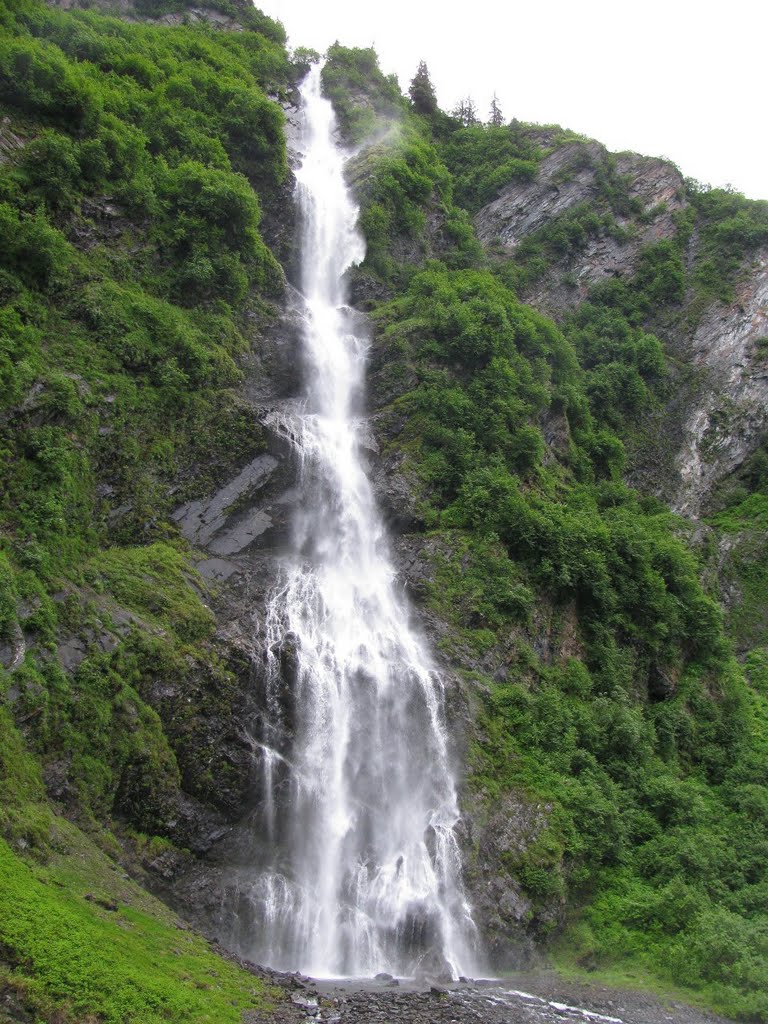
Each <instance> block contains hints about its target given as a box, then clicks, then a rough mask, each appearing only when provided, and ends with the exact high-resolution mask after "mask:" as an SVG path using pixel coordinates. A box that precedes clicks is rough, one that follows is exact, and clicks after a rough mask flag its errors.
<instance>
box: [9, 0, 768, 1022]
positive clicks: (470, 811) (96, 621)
mask: <svg viewBox="0 0 768 1024" xmlns="http://www.w3.org/2000/svg"><path fill="white" fill-rule="evenodd" d="M79 7H89V8H94V7H98V8H99V9H100V11H101V13H96V11H95V10H93V9H91V10H79V9H76V8H79ZM104 12H107V13H104ZM112 15H119V16H120V17H119V18H118V17H114V16H112ZM340 31H341V28H340ZM310 58H311V55H310V54H307V53H304V52H301V51H297V52H296V53H295V54H294V56H293V58H289V56H288V54H287V52H286V49H285V36H284V33H283V31H282V27H281V26H280V25H279V24H277V23H275V22H273V21H271V20H270V19H268V18H266V17H264V16H263V15H262V14H261V13H260V12H258V11H257V10H256V9H254V8H252V7H250V5H249V4H247V3H245V2H244V0H243V2H240V0H217V2H208V3H206V5H205V6H202V5H193V4H188V3H186V2H182V0H134V2H130V0H114V2H110V0H100V2H99V3H98V4H91V3H88V4H86V3H85V2H83V3H74V2H70V0H60V2H59V3H58V4H51V5H45V4H44V3H43V2H42V0H17V2H15V3H13V4H3V3H0V106H1V107H2V110H1V111H0V114H1V115H2V121H0V231H1V237H2V244H1V245H0V289H1V290H2V310H0V382H1V385H2V386H1V387H0V452H2V487H0V698H1V703H0V830H1V838H0V858H2V865H3V866H2V879H1V880H0V887H2V891H3V893H4V897H3V903H4V906H6V905H7V906H9V907H10V908H11V912H10V913H6V912H5V910H4V911H3V912H0V986H2V990H3V993H4V998H5V1000H6V1004H7V1005H9V1006H11V1007H12V1010H13V1013H14V1014H16V1016H15V1017H13V1016H12V1019H18V1020H26V1019H37V1018H40V1019H44V1020H49V1021H54V1020H56V1021H60V1022H61V1021H80V1020H83V1019H95V1020H104V1021H110V1022H111V1021H114V1022H118V1021H120V1022H122V1021H130V1020H136V1021H139V1020H140V1021H142V1022H144V1021H147V1022H148V1021H160V1020H168V1019H170V1020H178V1021H187V1020H188V1021H198V1020H200V1021H202V1020H208V1019H210V1020H216V1021H217V1022H219V1021H227V1020H232V1021H238V1020H240V1019H241V1013H242V1012H243V1011H245V1010H247V1009H248V1008H253V1010H254V1012H262V1013H264V1014H268V1013H269V1012H270V1010H269V1006H270V1005H271V1004H270V1001H274V1000H275V999H276V998H277V997H276V996H275V994H274V993H273V992H270V991H268V990H267V988H266V986H265V985H264V983H263V982H262V981H261V980H260V979H258V978H255V977H254V976H253V975H252V974H250V973H248V972H247V971H244V970H243V969H242V968H241V967H239V966H238V965H237V964H235V963H232V962H225V961H224V960H222V959H221V958H219V957H218V956H217V955H216V954H215V953H214V952H213V951H211V950H210V948H208V947H206V946H205V944H204V943H203V942H202V940H200V939H198V938H197V937H196V936H195V935H194V934H193V933H191V932H187V931H180V930H179V927H178V922H177V919H176V916H175V915H174V914H172V913H171V912H170V911H169V910H168V909H167V907H166V906H165V905H164V904H161V903H160V902H158V900H157V899H155V898H154V897H150V896H149V895H148V894H147V891H146V890H147V889H150V890H152V891H153V892H155V893H159V894H161V895H162V896H163V898H164V899H165V900H166V901H167V902H168V903H170V905H171V906H174V907H176V908H178V909H179V911H180V912H182V913H184V914H185V915H186V916H187V917H192V918H193V919H194V921H195V923H197V924H199V925H201V926H202V927H204V928H206V929H208V931H209V932H211V933H215V934H217V935H218V936H219V937H220V938H221V939H222V940H224V941H226V942H227V943H228V945H229V946H230V948H233V949H235V950H238V949H242V948H244V942H243V937H242V936H240V935H238V934H237V927H236V921H234V919H233V916H232V913H231V908H232V899H233V898H234V897H233V893H234V894H235V896H236V878H237V867H238V864H239V863H240V862H242V861H244V860H246V859H247V858H248V856H249V850H250V844H252V843H253V842H254V836H253V833H252V828H251V822H252V814H253V812H254V811H255V810H258V807H259V804H260V801H261V800H262V796H263V787H262V782H263V780H262V778H261V775H260V770H261V768H260V766H261V761H260V759H259V752H258V750H257V747H256V743H255V739H254V737H255V736H257V735H258V727H259V726H260V723H261V722H262V720H263V719H264V717H265V716H268V715H270V714H271V713H272V710H271V709H270V707H269V705H268V701H267V699H266V694H265V690H264V663H265V643H266V638H265V636H264V633H263V626H264V614H263V610H264V603H265V600H266V595H267V593H268V591H269V588H270V584H271V581H272V579H273V577H274V559H275V556H276V554H277V553H278V552H279V550H280V547H281V545H282V544H283V542H284V540H285V537H286V531H287V530H288V524H289V519H290V512H291V509H292V507H293V505H294V503H295V501H296V497H297V495H296V486H295V485H296V473H295V466H294V464H293V460H292V456H291V454H290V445H289V443H288V441H287V439H286V438H285V437H284V436H282V434H281V431H280V427H279V424H280V422H281V418H280V416H279V413H280V410H281V409H282V408H283V407H284V406H285V405H286V404H287V405H290V403H291V402H292V401H295V400H296V398H297V396H298V395H299V394H300V374H301V360H300V357H299V355H298V332H299V327H298V313H297V311H296V308H295V302H294V297H295V296H294V292H293V289H292V285H291V281H292V280H293V277H294V274H295V263H296V257H295V230H294V229H295V217H296V214H295V209H294V204H293V199H292V176H291V172H290V162H291V153H290V145H289V144H288V145H287V144H286V137H287V138H288V140H289V141H290V137H291V131H292V122H293V121H295V118H296V116H297V112H296V109H295V106H294V104H295V103H296V94H295V84H296V81H297V80H298V78H299V77H300V76H301V75H302V74H303V73H304V71H305V70H306V67H307V64H306V60H307V59H310ZM323 77H324V84H325V89H326V92H327V94H328V95H329V96H330V97H331V99H332V100H333V102H334V104H335V106H336V109H337V113H338V116H339V121H340V124H341V126H342V129H343V132H344V134H345V137H346V140H347V141H348V142H349V143H350V144H354V145H355V147H356V153H355V156H354V158H353V159H352V160H351V162H350V164H349V176H350V181H351V182H352V183H353V186H354V188H355V190H356V192H357V194H358V196H359V199H360V202H361V205H362V220H361V226H362V229H363V231H364V234H365V236H366V241H367V246H368V254H367V257H366V260H365V262H364V263H363V264H362V265H361V266H360V267H359V268H356V269H355V270H354V271H352V272H351V274H350V284H351V289H352V294H353V296H354V302H355V305H356V307H357V309H358V311H359V313H358V315H359V316H361V317H367V318H368V322H369V330H370V333H371V339H372V352H371V358H372V361H371V369H370V377H369V382H368V397H369V405H370V413H371V421H370V422H371V431H370V451H369V457H370V472H371V475H372V478H373V480H374V482H375V485H376V488H377V492H378V495H379V499H380V502H381V505H382V508H383V509H384V511H385V513H386V516H387V519H388V522H389V524H390V527H391V529H392V531H393V534H394V540H393V546H394V548H395V551H396V555H397V560H398V565H399V569H400V573H401V577H402V580H403V582H404V584H405V585H406V586H407V588H408V590H409V592H410V594H411V597H412V600H413V602H414V606H415V615H416V616H417V618H418V620H419V622H420V623H421V626H422V628H423V629H424V630H425V632H426V634H427V636H428V637H429V638H430V640H431V642H432V644H433V647H434V649H435V650H436V651H437V652H438V656H439V657H440V659H441V662H442V664H443V666H444V669H445V673H446V679H447V681H448V684H449V686H448V689H449V695H450V710H451V724H452V733H453V737H452V738H453V741H454V745H455V750H454V755H455V757H456V758H457V760H458V761H459V762H460V764H461V765H462V766H463V769H464V770H463V773H462V775H463V779H464V782H463V805H464V818H463V821H462V836H461V838H462V845H463V848H464V852H465V862H466V873H467V882H468V885H469V887H470V890H471V893H472V898H473V902H474V906H475V910H476V916H477V920H478V923H479V924H480V926H481V928H482V931H483V934H484V937H485V943H486V947H487V951H488V954H489V957H490V959H491V963H492V964H493V965H495V966H496V967H498V968H504V967H508V966H511V965H517V964H521V963H530V962H532V961H534V960H535V959H536V958H537V957H539V956H546V955H550V954H553V955H555V956H556V957H558V958H559V959H560V960H561V961H562V962H565V963H568V964H570V965H571V966H577V967H580V968H583V969H587V970H597V971H602V970H606V969H613V970H625V971H628V972H633V973H634V974H635V976H636V977H641V978H651V979H653V980H654V983H657V984H669V983H671V982H674V983H676V984H678V985H683V986H687V987H688V989H689V990H691V991H696V992H697V993H698V996H699V998H701V999H702V1000H704V1001H705V1002H707V1003H709V1004H710V1005H712V1006H715V1007H717V1008H719V1009H721V1010H722V1011H723V1012H726V1013H728V1014H729V1015H738V1016H740V1017H741V1018H743V1019H747V1020H762V1019H765V1017H766V1015H768V1002H766V999H767V997H766V993H767V992H768V917H767V916H766V913H765V906H766V882H765V865H766V860H767V859H768V798H767V797H766V793H767V792H768V790H766V784H767V783H768V634H767V630H768V548H766V543H765V526H766V516H767V515H768V458H767V457H766V451H765V444H766V432H767V431H766V426H767V424H766V419H765V406H766V403H765V398H766V395H765V388H766V384H765V381H766V379H768V378H766V369H765V365H764V363H765V358H766V353H767V352H768V340H767V338H766V336H767V335H768V325H767V324H766V318H767V317H768V314H767V313H766V287H767V286H766V266H767V265H768V204H765V203H755V202H750V201H747V200H745V199H744V198H743V197H742V196H739V195H738V194H735V193H730V192H727V191H723V190H710V189H706V188H703V187H702V186H700V185H698V184H697V183H695V182H691V181H688V180H686V179H683V178H682V177H681V176H680V174H679V172H678V171H677V169H676V168H674V167H672V166H671V165H669V164H667V163H665V162H663V161H659V160H651V159H648V158H644V157H640V156H637V155H635V154H619V155H613V154H610V153H608V152H607V151H606V150H605V149H604V148H603V147H602V146H600V145H599V144H598V143H595V142H592V141H590V140H585V139H582V138H580V137H577V136H574V135H573V134H572V133H569V132H567V131H564V130H562V129H559V128H557V127H541V126H530V125H525V124H521V123H519V122H517V121H512V122H511V123H510V124H508V125H481V124H474V123H470V124H466V123H463V122H462V121H461V120H458V119H455V118H452V117H449V116H448V115H445V114H443V113H442V112H440V111H439V110H437V109H436V108H433V107H430V105H429V104H427V105H426V107H425V105H424V103H413V102H409V101H408V100H407V99H406V98H405V97H403V96H402V94H401V92H400V89H399V87H398V85H397V82H396V81H394V80H393V79H392V78H391V77H386V76H384V75H383V74H382V73H381V71H380V70H379V68H378V63H377V60H376V55H375V53H374V52H373V51H370V50H350V49H347V48H345V47H343V46H340V45H338V44H337V45H335V46H334V47H332V48H331V50H330V51H329V54H328V60H327V63H326V65H325V67H324V71H323ZM670 509H671V510H672V511H670ZM288 660H289V659H288ZM284 669H285V673H286V678H289V677H290V673H291V665H290V664H286V665H285V666H284ZM284 710H285V709H284ZM288 710H289V709H288ZM281 717H282V720H283V721H287V722H289V723H290V715H289V714H283V715H282V716H281ZM288 727H289V726H288ZM256 841H258V837H256ZM6 901H7V903H6ZM201 993H203V995H201ZM25 1015H26V1016H25ZM253 1019H256V1018H255V1017H254V1018H253Z"/></svg>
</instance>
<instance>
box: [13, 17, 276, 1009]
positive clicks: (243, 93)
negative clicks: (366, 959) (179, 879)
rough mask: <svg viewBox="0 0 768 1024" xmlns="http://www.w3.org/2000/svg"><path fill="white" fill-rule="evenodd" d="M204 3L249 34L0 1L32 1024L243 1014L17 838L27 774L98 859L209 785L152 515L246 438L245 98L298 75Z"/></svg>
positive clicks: (195, 614)
mask: <svg viewBox="0 0 768 1024" xmlns="http://www.w3.org/2000/svg"><path fill="white" fill-rule="evenodd" d="M161 6H162V9H163V10H181V9H183V8H185V6H188V5H185V4H182V3H175V2H169V3H166V4H164V5H158V4H153V5H152V12H151V13H153V14H157V13H159V12H160V7H161ZM214 7H216V8H217V9H219V10H225V11H226V12H227V13H231V14H233V15H235V16H236V17H238V18H239V19H240V20H241V21H242V22H247V23H248V31H245V32H238V33H230V32H220V31H215V30H213V29H211V28H210V27H208V26H205V25H198V26H192V25H182V26H178V27H174V28H168V27H164V26H159V25H146V24H129V23H126V22H123V21H118V20H116V19H112V18H107V17H104V16H103V15H99V14H96V13H95V12H93V11H68V12H64V11H60V10H56V9H52V8H50V7H49V6H47V5H45V4H43V3H41V2H37V0H19V3H16V4H13V5H10V7H9V6H8V5H3V7H2V10H0V101H1V102H2V104H3V110H4V113H5V115H6V117H5V122H4V128H3V131H6V130H7V131H8V132H9V133H10V134H11V136H12V137H13V138H14V139H15V140H17V141H16V145H15V148H12V150H11V151H10V152H9V158H8V159H4V161H3V165H2V168H0V239H1V241H0V294H1V295H2V309H0V465H1V466H2V470H1V471H0V646H2V647H3V648H4V651H5V650H7V649H8V648H10V649H11V650H12V651H14V652H17V654H18V655H19V657H23V661H22V663H21V664H19V665H17V666H15V667H14V671H13V673H12V676H9V675H8V674H7V673H6V672H5V671H4V670H2V669H0V693H1V695H2V706H1V707H0V832H1V833H2V836H3V837H4V838H5V839H7V840H8V841H9V843H10V844H12V845H11V848H12V849H13V851H14V852H13V853H12V852H11V849H9V848H8V847H6V846H4V845H3V846H2V852H0V860H2V866H1V867H0V876H2V877H1V878H0V887H1V888H3V898H2V902H3V907H4V913H3V916H2V921H0V946H2V949H3V951H4V952H3V959H4V967H3V972H2V978H0V985H2V986H3V988H4V989H7V988H9V987H10V988H11V989H12V990H13V991H15V992H16V993H17V995H18V998H19V1000H20V1001H21V1002H22V1003H23V1005H24V1006H25V1007H26V1008H28V1009H29V1012H30V1014H33V1015H34V1019H37V1018H38V1017H41V1018H42V1017H44V1018H45V1019H53V1017H54V1016H55V1017H56V1019H61V1020H62V1021H65V1020H67V1021H69V1020H72V1021H75V1020H83V1019H86V1017H87V1018H88V1019H90V1018H91V1017H94V1018H95V1016H98V1017H99V1019H103V1020H114V1021H117V1020H120V1021H123V1020H126V1021H127V1020H136V1021H139V1020H141V1021H150V1020H161V1019H163V1020H165V1019H171V1018H172V1019H174V1020H206V1019H214V1018H215V1019H216V1020H233V1021H234V1020H238V1021H239V1020H240V1017H241V1012H242V1011H243V1010H245V1009H247V1008H251V1007H254V1008H257V1007H258V1006H259V1005H261V1004H262V998H261V993H262V991H263V986H262V985H261V983H260V982H258V981H257V980H256V979H254V978H253V977H252V976H251V975H249V974H247V973H245V972H242V971H240V970H238V969H236V968H234V967H232V966H231V965H229V964H226V963H224V962H223V961H221V960H220V959H219V958H217V957H215V956H214V955H213V954H212V953H211V952H209V951H208V950H207V949H206V948H205V947H204V945H203V944H202V943H201V942H200V941H199V940H197V939H192V938H191V937H190V936H187V937H186V938H180V937H179V936H180V935H183V933H180V932H179V931H178V930H177V929H176V928H174V927H173V923H172V922H165V921H161V920H157V919H155V918H156V911H157V907H155V909H154V910H153V911H152V912H151V913H145V912H144V911H139V910H138V909H134V908H133V907H130V906H127V905H126V906H124V907H122V909H121V910H120V911H119V912H116V911H107V912H103V910H99V908H98V905H97V904H93V903H89V902H86V901H85V900H84V899H83V896H84V893H85V891H86V889H85V886H86V885H87V884H89V883H87V882H81V881H79V882H78V883H77V886H80V885H81V884H82V886H83V887H82V888H81V889H79V890H77V891H75V889H76V888H77V887H75V888H73V885H74V883H73V881H72V879H71V878H69V877H64V880H63V881H62V883H61V887H60V886H59V883H58V882H56V883H55V884H52V883H51V880H50V878H48V877H47V876H46V875H45V870H44V869H42V868H40V869H39V870H38V867H35V866H32V867H30V866H29V865H28V864H25V863H24V862H22V861H21V860H20V859H19V858H18V857H17V856H16V851H25V856H26V858H28V859H32V860H33V861H34V862H35V863H36V864H39V863H42V862H43V861H46V862H48V863H50V858H51V857H53V856H55V855H56V850H57V845H56V844H57V838H56V836H57V834H59V833H60V832H61V829H62V828H63V827H64V826H63V825H62V823H61V820H60V819H58V818H57V817H56V815H55V814H54V813H53V812H52V810H51V808H50V807H49V805H48V804H47V802H46V798H45V794H46V790H45V787H44V785H43V776H44V775H45V779H46V782H47V784H48V785H49V786H52V787H53V788H54V791H55V792H56V794H57V798H58V799H59V801H60V809H61V810H64V811H66V813H68V814H70V815H72V816H73V817H75V818H76V819H77V820H78V821H79V822H80V824H81V825H82V826H83V827H84V828H87V829H89V830H91V831H92V832H93V833H94V834H97V835H99V837H100V841H101V842H102V843H103V844H104V845H105V846H106V847H107V848H110V849H111V850H112V852H113V853H117V854H118V855H119V854H120V851H119V847H118V845H117V843H116V842H115V840H114V839H113V838H112V836H111V834H110V833H111V830H122V831H123V832H125V831H126V830H134V831H135V830H139V831H141V832H144V833H147V834H149V835H154V836H158V835H160V836H168V835H169V834H171V833H172V832H173V822H174V821H175V820H176V819H177V817H178V806H179V800H180V799H181V790H182V783H183V787H184V792H186V793H189V794H191V795H192V796H194V797H196V798H199V799H201V800H203V801H208V803H209V804H210V805H217V806H221V805H222V803H223V802H224V801H226V800H227V799H229V795H228V794H227V793H226V792H224V791H223V790H225V789H226V787H222V786H221V785H219V786H218V788H217V787H216V786H215V785H214V782H213V774H214V773H215V772H216V771H217V770H218V769H222V770H221V772H220V776H221V777H224V775H225V769H223V767H222V765H221V764H219V763H218V760H217V759H219V760H220V759H221V752H220V751H219V750H218V749H216V744H215V742H214V741H213V739H212V737H211V736H209V735H206V734H204V733H203V732H202V730H201V729H200V726H199V722H200V716H201V715H203V716H204V715H205V713H206V710H207V712H208V713H209V714H210V715H211V716H215V714H216V713H217V711H218V709H219V706H220V705H225V704H226V703H227V702H229V703H231V701H232V693H233V687H234V684H233V679H232V676H231V674H230V673H229V672H228V671H227V669H226V667H225V666H224V665H223V664H222V663H221V661H220V658H219V655H218V654H217V652H216V650H215V648H214V646H213V644H212V642H211V641H212V633H213V619H212V615H211V612H210V611H209V610H208V608H207V607H206V605H205V604H204V600H203V594H204V589H203V587H202V583H201V581H200V580H199V579H198V578H197V576H196V574H195V573H194V572H192V570H191V569H190V552H189V550H188V548H187V545H186V544H184V543H182V542H181V541H180V539H179V538H178V530H177V528H176V526H175V524H174V523H173V521H172V519H171V511H172V510H173V508H175V507H176V506H177V505H178V504H180V503H182V502H183V501H184V500H185V499H186V498H187V497H188V496H190V495H191V494H193V493H194V494H200V493H204V492H205V491H206V490H207V489H208V488H210V487H211V486H213V485H214V484H216V483H219V482H221V480H222V479H223V478H225V477H227V476H231V474H232V472H233V470H234V469H236V468H237V467H239V466H240V465H242V464H243V462H244V461H246V460H247V459H248V458H252V457H253V455H254V453H255V452H256V451H258V450H260V449H261V447H262V445H263V438H262V435H261V433H260V430H259V428H258V426H256V425H255V424H254V422H253V413H252V409H251V408H250V407H249V406H248V405H246V403H245V402H244V400H243V399H242V398H240V397H239V396H238V394H237V391H236V386H237V385H238V384H239V382H240V380H241V374H240V371H239V369H238V368H237V365H236V362H235V360H236V357H237V356H238V354H239V353H241V352H243V351H245V350H246V349H247V348H248V346H249V345H250V344H252V343H253V342H254V340H255V339H256V338H257V337H258V335H259V332H260V330H261V328H262V327H263V326H264V325H265V324H266V323H267V322H268V321H269V319H270V318H271V316H272V315H273V312H272V305H271V304H272V302H273V300H274V299H275V298H276V297H278V296H279V295H280V294H281V291H282V288H283V275H282V271H281V269H280V267H279V265H278V264H277V262H276V260H275V258H274V257H273V255H272V254H271V252H270V251H269V249H268V247H267V245H266V244H265V242H264V239H263V238H262V236H261V233H260V222H261V214H262V208H263V207H265V206H269V204H271V203H273V202H274V200H275V196H276V194H277V193H278V191H279V189H280V187H281V185H282V182H283V181H284V178H285V175H286V172H287V164H286V157H285V142H284V138H283V121H284V118H283V114H282V111H281V109H280V107H279V105H278V104H277V103H275V102H274V101H273V100H272V99H270V98H269V97H268V95H267V93H268V92H270V93H281V92H285V90H286V89H288V88H289V87H290V86H291V84H292V83H293V79H294V75H295V73H296V71H295V68H294V67H293V66H292V65H291V63H290V62H289V60H288V57H287V54H286V53H285V50H284V48H283V43H284V40H285V37H284V33H283V31H282V27H281V26H279V25H278V24H277V23H275V22H272V21H270V20H269V19H267V18H265V17H264V15H262V14H261V13H260V12H258V11H256V9H255V8H251V7H250V5H246V4H240V3H235V2H234V0H221V2H219V3H214ZM6 645H8V647H6ZM4 660H6V663H7V659H4ZM158 676H161V677H162V678H163V679H164V680H165V681H166V684H167V685H168V686H173V687H177V688H178V690H184V692H185V693H186V692H191V691H193V690H194V691H195V693H196V700H195V708H194V711H195V714H194V715H193V714H192V713H191V712H190V710H189V708H188V706H187V703H186V701H184V702H181V701H179V702H178V703H179V704H182V703H183V706H182V707H175V708H173V710H172V711H170V710H169V709H168V708H167V707H165V706H163V705H162V704H161V703H160V702H159V701H158V699H157V695H156V692H155V683H156V680H157V678H158ZM11 683H12V685H11ZM158 709H159V711H158ZM161 715H162V717H161ZM22 730H23V731H22ZM199 752H202V754H200V756H198V755H199ZM53 780H55V781H53ZM174 834H175V833H174ZM78 835H79V834H78ZM68 837H69V839H68V841H70V840H71V841H72V842H76V843H80V842H85V840H84V839H83V837H82V836H80V838H79V839H78V838H77V836H76V834H75V830H74V829H73V830H71V831H70V832H69V833H68ZM158 841H159V840H158ZM81 852H82V851H81ZM93 852H94V851H91V854H93ZM65 860H66V862H67V863H71V860H67V859H66V858H65ZM87 863H88V864H89V866H91V867H93V866H94V864H95V860H94V858H93V856H91V857H90V859H89V860H88V861H87ZM108 863H109V862H107V864H108ZM113 867H114V865H113ZM102 870H104V871H106V873H107V875H108V876H109V877H111V878H112V879H113V880H114V878H115V877H116V876H115V873H114V870H109V871H107V868H106V867H104V868H103V869H102ZM41 872H42V875H41ZM90 884H91V885H92V884H93V882H91V883H90ZM138 892H140V890H138V888H137V887H134V893H133V897H132V901H133V900H135V899H136V898H137V897H136V893H138ZM114 915H117V916H114ZM153 915H155V916H154V917H153ZM118 918H119V920H118ZM171 963H172V964H173V968H172V969H171V968H170V967H169V966H168V965H169V964H171ZM164 965H165V966H164ZM30 1019H32V1017H31V1018H30Z"/></svg>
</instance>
